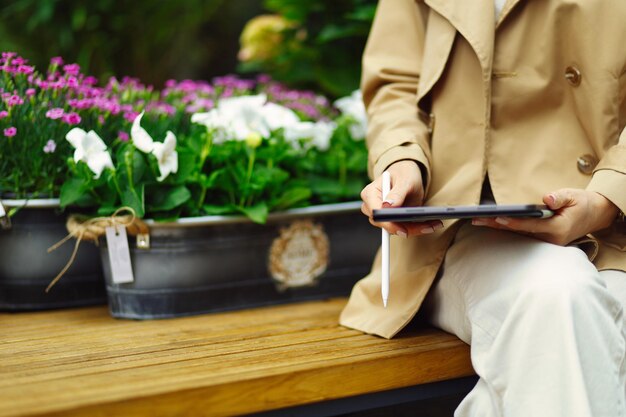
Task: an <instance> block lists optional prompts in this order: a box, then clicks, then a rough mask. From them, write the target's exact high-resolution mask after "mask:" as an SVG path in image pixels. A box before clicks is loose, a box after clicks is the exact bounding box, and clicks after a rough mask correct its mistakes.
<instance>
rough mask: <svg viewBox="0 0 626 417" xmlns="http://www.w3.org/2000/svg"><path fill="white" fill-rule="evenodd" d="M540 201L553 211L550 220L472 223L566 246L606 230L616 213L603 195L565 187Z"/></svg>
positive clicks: (616, 210) (479, 221)
mask: <svg viewBox="0 0 626 417" xmlns="http://www.w3.org/2000/svg"><path fill="white" fill-rule="evenodd" d="M543 202H544V203H545V204H546V205H547V206H548V207H549V208H550V209H551V210H553V211H554V212H555V215H554V216H553V217H551V218H549V219H522V218H509V217H498V218H496V219H473V220H472V224H473V225H476V226H488V227H493V228H496V229H504V230H511V231H514V232H519V233H523V234H527V235H531V236H534V237H536V238H538V239H541V240H545V241H546V242H550V243H554V244H555V245H561V246H565V245H567V244H568V243H571V242H573V241H574V240H576V239H578V238H580V237H582V236H585V235H586V234H588V233H593V232H596V231H598V230H602V229H604V228H607V227H609V226H610V225H611V223H612V222H613V221H614V220H615V218H616V217H617V214H618V212H619V209H618V208H617V206H615V204H613V203H611V202H610V201H609V200H608V199H607V198H606V197H604V196H603V195H601V194H598V193H596V192H593V191H586V190H580V189H570V188H566V189H562V190H558V191H555V192H552V193H550V194H546V195H545V196H544V197H543Z"/></svg>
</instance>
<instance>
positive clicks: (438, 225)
mask: <svg viewBox="0 0 626 417" xmlns="http://www.w3.org/2000/svg"><path fill="white" fill-rule="evenodd" d="M433 229H435V230H439V229H443V224H442V223H437V224H436V225H434V226H433Z"/></svg>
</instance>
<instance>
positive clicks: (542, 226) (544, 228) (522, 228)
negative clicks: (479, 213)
mask: <svg viewBox="0 0 626 417" xmlns="http://www.w3.org/2000/svg"><path fill="white" fill-rule="evenodd" d="M472 224H473V225H475V226H487V227H492V228H494V229H504V230H511V231H514V232H521V233H527V234H540V233H541V234H544V233H553V232H554V231H555V229H558V228H559V227H560V225H559V221H558V219H555V218H551V219H528V218H517V217H516V218H513V217H496V218H483V219H474V220H472Z"/></svg>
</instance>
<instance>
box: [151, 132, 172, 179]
mask: <svg viewBox="0 0 626 417" xmlns="http://www.w3.org/2000/svg"><path fill="white" fill-rule="evenodd" d="M152 154H153V155H154V156H155V157H156V159H157V162H158V164H159V171H160V172H161V176H160V177H159V178H157V181H163V180H164V179H165V178H167V176H168V175H170V174H172V173H173V174H175V173H176V172H177V171H178V153H177V152H176V136H174V134H173V133H172V132H170V131H169V130H168V131H167V133H166V134H165V140H164V141H163V143H160V142H154V144H153V149H152Z"/></svg>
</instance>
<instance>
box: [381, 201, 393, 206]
mask: <svg viewBox="0 0 626 417" xmlns="http://www.w3.org/2000/svg"><path fill="white" fill-rule="evenodd" d="M383 204H389V205H390V206H393V200H384V201H383Z"/></svg>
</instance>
